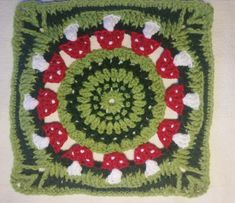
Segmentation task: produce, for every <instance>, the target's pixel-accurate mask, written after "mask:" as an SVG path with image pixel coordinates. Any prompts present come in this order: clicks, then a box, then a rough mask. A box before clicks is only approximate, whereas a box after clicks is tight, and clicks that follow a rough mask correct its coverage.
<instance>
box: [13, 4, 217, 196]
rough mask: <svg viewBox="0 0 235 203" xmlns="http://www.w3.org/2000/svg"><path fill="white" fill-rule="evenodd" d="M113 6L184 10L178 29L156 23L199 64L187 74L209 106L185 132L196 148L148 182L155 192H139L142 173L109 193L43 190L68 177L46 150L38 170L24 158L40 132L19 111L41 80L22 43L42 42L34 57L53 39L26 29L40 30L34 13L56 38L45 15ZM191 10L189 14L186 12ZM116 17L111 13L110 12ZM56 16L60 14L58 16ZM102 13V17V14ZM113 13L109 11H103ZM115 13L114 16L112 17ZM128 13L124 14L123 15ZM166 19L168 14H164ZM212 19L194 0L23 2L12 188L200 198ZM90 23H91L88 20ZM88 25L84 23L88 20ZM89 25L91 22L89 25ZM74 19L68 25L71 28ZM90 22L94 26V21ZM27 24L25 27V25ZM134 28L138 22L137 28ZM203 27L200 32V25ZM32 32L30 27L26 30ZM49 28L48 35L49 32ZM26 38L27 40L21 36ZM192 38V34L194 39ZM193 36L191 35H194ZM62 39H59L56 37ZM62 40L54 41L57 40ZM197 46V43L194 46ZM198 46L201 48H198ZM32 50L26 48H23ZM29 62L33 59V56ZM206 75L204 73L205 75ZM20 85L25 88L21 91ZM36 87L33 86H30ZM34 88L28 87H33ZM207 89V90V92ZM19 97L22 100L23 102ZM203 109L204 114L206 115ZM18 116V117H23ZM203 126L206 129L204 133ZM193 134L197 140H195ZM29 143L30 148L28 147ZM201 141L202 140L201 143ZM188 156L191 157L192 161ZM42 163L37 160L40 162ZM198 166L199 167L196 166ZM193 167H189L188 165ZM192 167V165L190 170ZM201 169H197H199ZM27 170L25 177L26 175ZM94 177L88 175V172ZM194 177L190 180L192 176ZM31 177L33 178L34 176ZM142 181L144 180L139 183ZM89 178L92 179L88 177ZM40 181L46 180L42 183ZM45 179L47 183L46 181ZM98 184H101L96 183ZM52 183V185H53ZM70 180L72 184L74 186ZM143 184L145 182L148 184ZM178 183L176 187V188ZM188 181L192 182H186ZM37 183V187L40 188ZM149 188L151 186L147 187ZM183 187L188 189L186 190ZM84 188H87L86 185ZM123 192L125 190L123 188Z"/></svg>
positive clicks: (18, 23)
mask: <svg viewBox="0 0 235 203" xmlns="http://www.w3.org/2000/svg"><path fill="white" fill-rule="evenodd" d="M109 5H113V6H115V5H119V6H122V5H123V6H126V7H129V10H132V9H133V7H138V6H139V7H140V8H143V9H144V8H145V7H158V9H163V10H164V9H165V10H167V9H168V10H169V11H168V12H169V13H171V12H172V16H174V15H173V14H175V13H174V12H175V11H177V10H179V9H180V10H181V11H182V12H181V15H180V18H179V19H178V24H177V23H176V22H173V21H170V20H164V17H163V18H161V17H159V16H161V15H159V16H157V17H156V18H154V19H156V20H157V21H158V22H159V23H160V24H161V34H162V35H163V36H164V37H165V38H166V39H169V40H172V41H173V46H174V47H175V48H177V49H178V50H182V49H187V50H188V51H189V53H190V54H191V55H192V57H193V59H194V61H195V68H194V69H192V70H190V71H189V72H187V77H188V78H190V80H191V81H190V83H189V84H188V85H189V87H190V88H191V90H195V91H196V90H199V93H200V96H201V97H200V98H201V101H202V102H203V103H204V107H201V109H200V111H198V112H190V113H189V120H190V121H188V122H187V123H185V129H187V130H188V132H189V133H190V135H191V136H192V137H193V139H192V141H191V145H190V147H189V149H187V150H178V151H177V152H175V153H174V154H173V157H174V158H175V159H174V161H172V162H171V167H170V169H169V165H168V162H169V161H170V160H168V159H167V160H164V162H162V163H161V173H158V174H157V175H156V176H154V177H152V178H151V179H148V184H149V185H152V186H151V187H152V188H151V189H149V188H147V189H146V188H145V189H144V188H143V189H141V188H140V189H138V186H140V185H142V183H144V182H145V181H146V179H145V180H144V178H143V177H142V179H143V180H142V181H141V174H140V172H138V173H137V175H136V176H132V177H130V179H129V181H125V180H126V179H125V178H126V177H125V178H124V179H123V181H122V183H121V185H117V186H114V187H113V188H116V189H115V190H109V189H107V190H105V187H106V188H107V187H108V186H107V184H106V186H105V185H103V186H102V188H101V189H99V190H95V189H94V188H92V187H88V186H87V185H86V187H81V188H69V189H68V188H59V187H55V186H52V185H51V186H48V187H44V186H43V184H44V183H45V182H46V181H45V180H46V178H47V177H48V176H50V178H51V179H50V181H52V182H53V181H55V179H53V177H55V178H57V179H58V178H60V177H62V176H65V174H64V167H62V166H60V164H59V163H55V164H52V163H49V162H48V160H51V159H52V157H51V156H50V154H47V153H46V152H45V151H38V150H35V151H34V152H33V153H34V156H32V160H31V161H32V162H34V163H35V165H30V164H27V161H26V160H25V157H23V154H22V147H23V148H24V150H27V149H26V148H31V149H33V148H34V147H33V144H32V143H31V139H30V137H29V136H27V135H30V134H31V133H32V132H35V131H37V129H36V127H35V124H34V121H33V116H32V115H30V113H28V112H25V111H24V110H23V109H22V106H19V102H20V103H21V104H22V96H23V94H24V93H26V91H30V90H31V91H34V87H33V86H32V83H35V82H36V81H37V77H36V75H35V73H34V72H33V70H32V69H30V60H29V61H27V63H26V64H22V61H20V54H21V48H22V42H23V43H25V44H27V43H30V40H29V39H28V38H27V37H26V36H27V34H29V33H30V35H33V36H34V37H35V39H34V40H35V42H37V46H36V47H34V48H33V51H34V52H40V51H41V52H44V51H45V50H48V48H49V47H48V45H47V44H46V43H45V44H40V42H41V41H42V38H43V41H47V40H49V39H48V38H47V36H43V37H42V35H40V34H38V32H35V31H33V30H32V31H30V30H29V29H30V27H27V26H25V27H23V24H22V23H23V21H24V23H25V22H26V23H25V24H27V22H28V23H29V22H31V23H35V25H37V24H38V26H40V24H39V23H38V21H37V17H36V16H35V15H32V13H34V12H35V11H37V12H39V13H41V14H42V19H41V25H43V27H44V28H45V30H46V31H48V34H50V35H49V36H50V37H51V36H55V35H56V34H55V33H53V32H52V30H55V29H56V26H55V27H54V28H53V29H50V28H49V27H48V26H47V23H46V16H47V13H53V12H55V11H56V10H57V11H59V10H63V9H67V10H70V9H71V8H73V7H75V6H76V7H80V6H85V7H86V6H91V7H95V6H97V7H100V6H109ZM186 10H187V12H186ZM111 12H112V11H111ZM135 12H137V11H134V12H130V16H131V17H130V18H132V17H133V16H132V15H134V14H135ZM190 12H192V13H193V15H191V18H190V20H189V21H187V22H188V23H189V24H190V22H191V25H192V26H189V28H187V29H185V30H184V31H183V32H179V25H182V24H183V19H184V17H185V15H186V14H188V13H190ZM55 13H56V12H55ZM101 13H102V12H101ZM104 13H109V12H107V11H106V12H104ZM113 13H115V12H113ZM116 13H122V11H118V12H116ZM124 13H125V12H124ZM145 15H146V14H144V15H140V19H136V18H134V19H135V22H136V26H137V27H138V26H139V25H141V26H142V25H143V22H144V21H145V20H146V17H144V18H143V16H145ZM162 15H164V13H163V14H162ZM101 16H102V14H100V15H98V16H96V17H98V18H97V19H98V20H101ZM125 17H126V18H125V22H126V23H127V24H128V21H131V19H129V18H128V15H127V14H126V15H125ZM212 17H213V9H212V8H211V7H210V6H209V5H208V4H204V3H202V2H201V1H196V0H189V1H187V2H185V1H179V0H178V1H173V0H164V1H163V0H159V1H150V0H147V1H144V2H143V1H139V0H134V1H133V0H132V1H129V0H128V1H122V0H112V1H108V0H100V1H88V2H84V1H80V0H77V1H75V0H74V1H73V0H71V1H69V3H68V2H60V3H59V2H58V3H45V4H38V3H36V2H34V1H29V2H24V3H21V4H20V5H19V6H18V8H17V12H16V16H15V24H14V26H15V35H14V36H15V37H14V39H13V45H14V72H13V76H12V96H11V106H10V116H11V141H12V145H13V150H14V158H15V159H14V168H13V171H12V179H11V182H12V184H13V187H14V188H15V189H16V190H17V191H19V192H23V193H25V194H50V195H59V194H72V193H86V194H94V195H141V196H143V195H173V194H174V195H184V196H188V197H192V196H197V195H200V194H202V193H204V192H205V191H206V190H207V188H208V185H209V145H208V136H209V128H210V124H211V119H212V108H213V103H212V99H213V69H212V67H213V56H212V48H211V25H212ZM147 18H149V19H153V17H152V16H151V15H147ZM86 20H87V19H86ZM86 20H85V21H86ZM85 21H84V22H82V21H81V22H79V23H81V24H82V23H83V25H84V27H86V26H87V27H89V26H92V25H93V23H90V24H86V22H85ZM87 21H89V20H87ZM69 22H70V19H68V20H67V22H63V23H69ZM90 22H91V21H90ZM25 24H24V25H25ZM133 24H134V23H133ZM199 25H201V28H198V27H197V26H199ZM26 27H27V28H26ZM62 27H63V26H62ZM47 28H48V30H47ZM57 29H58V31H59V30H61V27H58V28H57ZM22 33H23V34H25V35H26V36H23V35H22ZM58 33H60V36H62V33H61V31H59V32H58ZM189 33H190V34H189ZM189 35H190V36H189ZM198 35H200V37H201V39H200V38H199V39H198ZM57 37H58V36H57ZM188 38H189V39H193V41H191V43H192V44H188V41H187V40H189V39H188ZM56 40H57V38H56V36H55V41H56ZM193 42H194V43H195V42H198V43H197V44H194V43H193ZM198 44H199V45H198ZM191 46H192V48H193V49H195V50H197V49H200V48H201V49H202V50H203V52H204V53H203V54H204V55H202V54H201V52H200V51H195V52H196V53H195V52H194V51H192V50H190V47H191ZM24 48H27V47H24ZM27 58H30V56H28V57H27ZM24 65H26V67H27V69H25V70H24V73H23V74H22V71H23V68H24ZM201 71H203V73H202V72H201ZM21 74H22V77H21V78H19V77H20V75H21ZM202 77H203V81H198V78H202ZM19 83H20V89H19ZM30 84H31V85H30ZM28 85H29V86H28ZM202 86H204V88H203V87H202ZM202 89H203V91H202ZM17 98H20V101H19V99H17ZM202 110H203V112H204V113H202ZM18 113H19V114H18ZM202 117H203V118H204V119H203V123H202V122H200V120H201V118H202ZM19 125H20V126H21V128H22V130H23V131H22V132H23V133H24V135H23V137H20V136H21V135H20V134H21V132H20V130H19V129H18V126H19ZM203 127H204V128H203ZM198 128H201V129H202V128H203V130H200V131H202V134H203V135H204V136H205V137H204V139H203V140H200V139H196V136H195V135H196V134H198V130H197V129H198ZM193 135H194V136H193ZM20 138H22V139H20ZM25 139H26V140H27V144H25V143H23V142H24V141H25ZM194 140H195V142H196V145H197V144H201V145H202V146H201V149H202V151H201V158H200V161H199V162H197V161H195V160H193V157H191V156H190V155H192V154H196V153H197V152H195V150H194V146H193V145H192V144H193V143H194ZM198 140H199V141H198ZM188 156H189V157H188ZM37 158H38V159H37ZM194 162H197V163H194ZM189 163H190V164H189ZM179 164H180V165H183V166H185V168H187V171H189V173H187V174H186V173H184V174H183V173H180V172H179V170H177V168H178V166H179ZM190 165H192V166H190ZM40 166H44V167H45V166H48V168H49V169H50V170H48V171H46V172H44V173H43V172H40V173H39V172H35V171H38V169H39V168H40ZM194 166H198V167H194ZM23 171H24V173H23ZM88 173H89V172H88ZM88 173H87V174H86V175H87V176H86V177H82V179H83V180H82V181H84V183H87V184H90V183H89V181H90V179H91V177H92V178H93V176H92V174H91V173H89V174H88ZM190 173H191V175H190ZM193 173H197V174H199V175H198V178H195V176H192V174H193ZM29 174H31V175H29ZM137 176H139V178H137ZM89 177H90V178H89ZM40 179H41V180H40ZM42 180H44V181H42ZM97 180H98V181H99V179H97ZM50 181H49V182H50ZM69 181H70V182H69ZM80 181H81V180H80V179H78V180H77V179H76V180H74V179H73V178H70V177H66V183H68V184H71V185H73V184H75V183H76V182H77V183H80ZM143 181H144V182H143ZM172 182H173V183H172ZM186 182H187V183H186ZM36 183H38V186H37V185H35V184H36ZM100 184H102V181H101V183H99V182H96V183H95V182H94V183H93V186H95V185H97V186H100ZM130 184H131V185H132V187H133V188H134V189H133V190H127V189H126V188H125V187H126V186H128V185H130ZM144 184H146V182H145V183H144ZM182 185H187V187H182ZM81 186H82V185H81ZM121 187H123V189H121Z"/></svg>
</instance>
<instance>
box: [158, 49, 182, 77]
mask: <svg viewBox="0 0 235 203" xmlns="http://www.w3.org/2000/svg"><path fill="white" fill-rule="evenodd" d="M156 70H157V73H158V74H159V75H160V76H161V77H162V78H169V79H173V78H179V70H178V68H177V67H176V66H175V65H174V63H173V57H172V55H171V52H170V51H169V50H168V49H165V50H164V51H163V53H162V54H161V56H160V58H159V59H158V61H157V63H156Z"/></svg>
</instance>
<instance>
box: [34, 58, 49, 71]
mask: <svg viewBox="0 0 235 203" xmlns="http://www.w3.org/2000/svg"><path fill="white" fill-rule="evenodd" d="M32 67H33V69H36V70H39V71H40V72H43V71H45V70H47V69H48V67H49V63H48V62H47V61H46V60H45V59H44V57H43V56H42V55H40V54H37V55H34V56H33V60H32Z"/></svg>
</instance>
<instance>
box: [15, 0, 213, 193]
mask: <svg viewBox="0 0 235 203" xmlns="http://www.w3.org/2000/svg"><path fill="white" fill-rule="evenodd" d="M212 20H213V9H212V8H211V6H210V5H209V4H206V3H204V2H202V1H199V0H188V1H180V0H177V1H175V0H158V1H156V0H154V1H152V0H145V1H143V0H112V1H109V0H99V1H88V0H87V1H85V0H68V1H62V2H61V1H60V2H53V3H52V2H48V1H45V2H42V1H33V0H32V1H27V2H22V3H20V4H19V5H18V7H17V9H16V14H15V23H14V28H15V30H14V39H13V46H14V72H13V78H12V97H11V140H12V144H13V149H14V168H13V171H12V176H11V182H12V185H13V187H14V188H15V190H17V191H19V192H22V193H26V194H50V195H60V194H71V193H86V194H92V195H141V196H142V195H184V196H189V197H191V196H197V195H200V194H202V193H204V192H205V191H206V190H207V188H208V185H209V177H208V173H209V172H208V167H209V149H208V136H209V135H208V134H209V127H210V123H211V117H212V86H213V56H212V49H211V26H212Z"/></svg>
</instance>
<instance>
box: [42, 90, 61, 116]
mask: <svg viewBox="0 0 235 203" xmlns="http://www.w3.org/2000/svg"><path fill="white" fill-rule="evenodd" d="M37 100H38V102H39V104H38V106H37V113H38V117H39V119H44V118H45V117H46V116H49V115H50V114H52V113H54V112H55V111H56V109H57V107H58V104H59V102H58V99H57V95H56V93H55V92H53V91H52V90H50V89H40V90H39V91H38V96H37Z"/></svg>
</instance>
